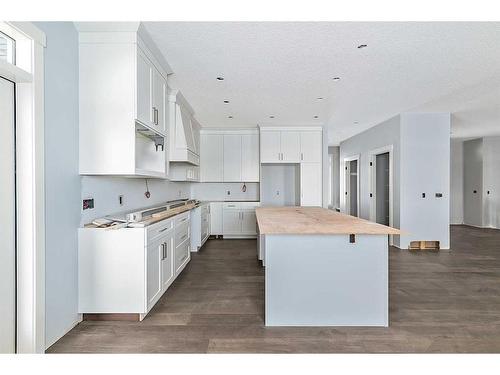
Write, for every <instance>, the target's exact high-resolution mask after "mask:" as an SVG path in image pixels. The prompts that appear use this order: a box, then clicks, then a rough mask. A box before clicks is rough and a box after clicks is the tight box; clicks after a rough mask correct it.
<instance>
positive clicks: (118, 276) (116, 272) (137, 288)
mask: <svg viewBox="0 0 500 375" xmlns="http://www.w3.org/2000/svg"><path fill="white" fill-rule="evenodd" d="M190 228H191V223H190V212H189V211H188V212H184V213H182V214H179V215H177V216H174V217H173V218H169V219H166V220H162V221H160V222H158V223H155V224H152V225H150V226H147V227H145V228H122V229H116V230H106V229H101V228H80V229H79V230H78V285H79V308H78V309H79V310H78V311H79V312H80V313H138V314H141V317H144V316H145V315H146V314H147V313H148V312H149V310H150V309H151V308H152V307H153V306H154V304H155V303H156V302H157V301H158V299H159V298H160V297H161V296H162V295H163V293H165V291H166V290H167V288H168V287H169V286H170V285H171V284H172V282H173V281H174V280H175V278H176V277H177V276H178V275H179V274H180V273H181V272H182V270H183V269H184V267H185V266H186V264H187V263H188V262H189V261H190V259H191V257H190V251H189V250H190V243H191V238H190V234H191V230H190Z"/></svg>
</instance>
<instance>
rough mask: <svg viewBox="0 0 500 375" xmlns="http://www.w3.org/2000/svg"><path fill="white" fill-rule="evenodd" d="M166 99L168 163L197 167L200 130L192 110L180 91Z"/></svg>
mask: <svg viewBox="0 0 500 375" xmlns="http://www.w3.org/2000/svg"><path fill="white" fill-rule="evenodd" d="M168 98H169V110H168V117H169V135H170V161H171V162H184V163H191V164H194V165H199V163H200V157H199V131H200V129H199V127H198V126H197V123H196V120H195V119H194V118H193V110H192V109H191V107H190V106H189V104H188V102H187V101H186V99H184V97H183V96H182V94H181V93H180V91H177V90H174V91H173V92H172V93H170V95H169V96H168ZM196 133H197V134H196ZM197 142H198V143H197Z"/></svg>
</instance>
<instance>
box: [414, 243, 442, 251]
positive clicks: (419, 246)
mask: <svg viewBox="0 0 500 375" xmlns="http://www.w3.org/2000/svg"><path fill="white" fill-rule="evenodd" d="M408 249H409V250H439V241H411V242H410V246H409V247H408Z"/></svg>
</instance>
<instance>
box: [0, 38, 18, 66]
mask: <svg viewBox="0 0 500 375" xmlns="http://www.w3.org/2000/svg"><path fill="white" fill-rule="evenodd" d="M15 52H16V41H15V40H14V39H12V38H11V37H9V36H7V35H5V34H4V33H2V32H0V60H3V61H6V62H8V63H10V64H15V63H16V60H15Z"/></svg>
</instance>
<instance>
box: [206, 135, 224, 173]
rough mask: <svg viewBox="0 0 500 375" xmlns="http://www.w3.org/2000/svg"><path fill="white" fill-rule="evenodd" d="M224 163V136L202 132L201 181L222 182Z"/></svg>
mask: <svg viewBox="0 0 500 375" xmlns="http://www.w3.org/2000/svg"><path fill="white" fill-rule="evenodd" d="M223 163H224V136H223V135H222V134H202V135H201V149H200V164H201V181H202V182H222V181H223V178H224V175H223Z"/></svg>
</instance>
